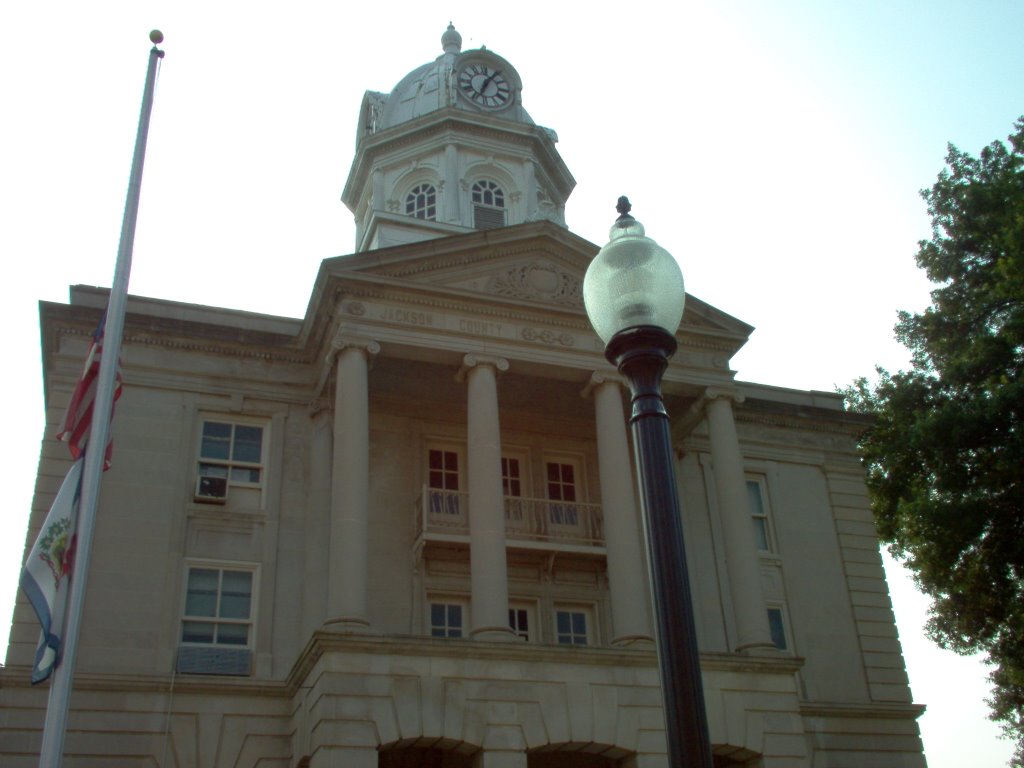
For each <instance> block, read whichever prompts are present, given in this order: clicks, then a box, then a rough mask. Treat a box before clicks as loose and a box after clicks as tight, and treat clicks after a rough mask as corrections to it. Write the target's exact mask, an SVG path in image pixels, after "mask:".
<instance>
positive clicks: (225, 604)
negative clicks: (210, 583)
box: [220, 571, 252, 619]
mask: <svg viewBox="0 0 1024 768" xmlns="http://www.w3.org/2000/svg"><path fill="white" fill-rule="evenodd" d="M251 598H252V573H250V572H248V571H224V577H223V580H222V582H221V598H220V615H221V616H222V617H224V618H227V619H248V618H249V608H250V604H251V602H252V599H251Z"/></svg>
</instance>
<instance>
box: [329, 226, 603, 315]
mask: <svg viewBox="0 0 1024 768" xmlns="http://www.w3.org/2000/svg"><path fill="white" fill-rule="evenodd" d="M597 251H598V248H597V246H595V245H594V244H593V243H590V242H589V241H587V240H584V239H583V238H580V237H577V236H576V235H573V234H572V233H570V232H568V231H567V230H565V229H564V228H562V227H559V226H556V225H552V224H550V223H548V222H535V223H531V224H524V225H521V226H517V227H505V228H503V229H499V230H490V231H483V232H472V233H468V234H466V235H456V236H453V237H445V238H440V239H436V240H427V241H423V242H418V243H410V244H408V245H403V246H397V247H393V248H387V249H380V250H377V251H370V252H366V253H359V254H353V255H352V256H342V257H338V258H337V259H330V260H329V261H328V262H325V263H324V268H325V270H327V271H328V272H329V273H330V274H331V275H333V276H335V277H336V278H340V279H344V278H345V277H346V276H348V277H350V278H353V277H356V275H359V276H362V277H367V278H369V277H376V278H384V279H387V280H388V281H389V282H392V283H395V282H398V283H405V284H406V285H408V287H410V288H414V287H415V288H418V289H420V290H423V289H424V288H430V289H435V290H437V291H439V292H447V291H455V292H460V293H465V292H468V293H473V294H478V295H479V296H480V297H481V298H484V297H487V296H493V297H495V298H499V299H504V300H511V301H530V302H539V303H542V304H548V305H552V306H558V307H562V308H568V309H579V310H582V309H583V293H582V284H583V275H584V274H585V273H586V270H587V266H588V265H589V264H590V260H591V259H592V258H593V256H594V254H595V253H597Z"/></svg>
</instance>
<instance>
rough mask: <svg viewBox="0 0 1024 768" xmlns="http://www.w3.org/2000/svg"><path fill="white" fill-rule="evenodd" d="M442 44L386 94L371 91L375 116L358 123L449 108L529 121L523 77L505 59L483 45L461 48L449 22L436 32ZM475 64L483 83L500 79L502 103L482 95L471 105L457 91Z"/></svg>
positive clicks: (382, 126)
mask: <svg viewBox="0 0 1024 768" xmlns="http://www.w3.org/2000/svg"><path fill="white" fill-rule="evenodd" d="M441 48H442V50H443V51H444V52H443V53H442V54H441V55H440V56H438V57H437V58H436V59H435V60H434V61H432V62H429V63H427V64H424V65H423V66H420V67H417V68H416V69H414V70H413V71H412V72H410V73H409V74H408V75H406V76H405V77H403V78H402V80H401V81H400V82H399V83H398V85H396V86H395V87H394V88H393V89H392V91H391V93H390V94H388V95H387V97H386V98H381V97H380V95H376V94H375V95H376V96H377V99H378V103H379V106H378V109H379V117H377V119H373V120H372V121H369V122H364V123H363V125H364V126H366V127H367V128H368V129H369V132H372V133H375V132H377V131H382V130H387V129H388V128H393V127H395V126H396V125H401V124H402V123H406V122H409V121H410V120H414V119H416V118H418V117H422V116H423V115H427V114H429V113H431V112H436V111H437V110H440V109H445V108H448V107H454V108H456V109H462V110H465V111H467V112H476V113H478V114H479V113H481V112H482V113H485V114H491V115H493V116H495V117H499V118H501V119H504V120H511V121H513V122H517V123H525V124H527V125H533V124H534V123H533V120H532V119H531V118H530V116H529V115H528V114H527V112H526V110H525V109H523V107H522V105H521V104H520V92H521V90H522V81H521V80H520V79H519V73H517V72H516V71H515V68H514V67H512V65H511V64H509V63H508V62H507V61H505V59H503V58H501V57H500V56H498V55H496V54H494V53H493V52H491V51H488V50H487V49H485V48H478V49H473V50H469V51H463V50H462V35H460V34H459V33H458V32H457V31H456V29H455V27H454V26H453V25H452V24H449V25H448V29H447V30H446V31H445V33H444V34H443V35H442V36H441ZM474 64H476V65H477V67H478V71H481V72H485V73H490V76H489V77H484V78H483V82H484V83H486V84H487V85H490V83H491V82H492V77H496V78H498V80H496V81H495V82H501V83H502V86H501V87H502V88H503V89H504V90H503V92H502V93H503V94H507V95H504V96H503V98H504V101H499V100H497V99H488V98H487V97H486V96H482V97H481V98H480V99H479V100H478V101H479V103H474V101H473V100H472V99H471V98H468V97H467V96H466V95H465V94H464V93H460V91H459V79H460V78H459V75H460V73H462V72H465V71H468V70H467V68H468V67H471V66H473V65H474ZM463 77H466V76H465V75H463ZM491 87H492V88H493V86H491ZM368 95H369V94H368ZM380 102H382V103H380ZM375 117H376V116H375ZM371 125H372V127H370V126H371Z"/></svg>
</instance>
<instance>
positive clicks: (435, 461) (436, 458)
mask: <svg viewBox="0 0 1024 768" xmlns="http://www.w3.org/2000/svg"><path fill="white" fill-rule="evenodd" d="M429 455H430V458H429V466H430V468H431V469H441V468H442V466H443V465H442V463H441V462H442V461H443V460H444V459H443V456H442V454H441V451H434V450H432V451H430V454H429Z"/></svg>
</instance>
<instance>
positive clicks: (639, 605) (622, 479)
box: [583, 373, 653, 645]
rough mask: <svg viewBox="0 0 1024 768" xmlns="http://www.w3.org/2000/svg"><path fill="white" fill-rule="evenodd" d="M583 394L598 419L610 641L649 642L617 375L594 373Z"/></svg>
mask: <svg viewBox="0 0 1024 768" xmlns="http://www.w3.org/2000/svg"><path fill="white" fill-rule="evenodd" d="M588 393H592V394H593V396H594V412H595V415H596V419H597V460H598V469H599V472H600V480H601V508H602V510H603V512H604V541H605V551H606V553H607V558H608V592H609V595H610V597H611V603H612V633H613V636H612V645H629V644H631V643H633V642H636V641H638V640H644V641H647V642H653V638H652V637H651V619H650V596H649V595H648V593H647V590H646V589H645V585H646V584H647V574H646V573H645V569H644V560H643V554H642V549H641V543H640V541H641V535H642V534H641V531H640V525H639V518H638V516H637V509H636V491H635V487H636V485H635V483H634V481H633V470H632V467H633V464H632V462H631V461H630V457H629V439H628V438H627V436H626V417H625V411H624V410H623V408H622V391H621V385H620V382H619V381H618V379H615V378H610V377H606V376H604V375H602V374H600V373H595V374H594V375H593V376H591V378H590V381H589V382H588V384H587V386H586V389H584V391H583V394H584V395H587V394H588Z"/></svg>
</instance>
